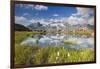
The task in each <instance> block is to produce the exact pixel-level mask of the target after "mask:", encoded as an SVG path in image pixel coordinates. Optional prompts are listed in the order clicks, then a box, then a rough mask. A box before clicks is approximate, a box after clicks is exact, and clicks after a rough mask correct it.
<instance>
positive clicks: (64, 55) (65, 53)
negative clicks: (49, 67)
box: [14, 31, 94, 65]
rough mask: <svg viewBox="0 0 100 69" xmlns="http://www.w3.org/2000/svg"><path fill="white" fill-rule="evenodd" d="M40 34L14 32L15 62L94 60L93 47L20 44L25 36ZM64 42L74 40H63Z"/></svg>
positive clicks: (25, 63) (46, 62)
mask: <svg viewBox="0 0 100 69" xmlns="http://www.w3.org/2000/svg"><path fill="white" fill-rule="evenodd" d="M36 34H40V33H38V32H17V31H16V32H15V59H14V61H15V64H24V65H29V64H33V65H38V64H57V63H67V62H68V63H69V62H88V61H94V50H93V49H79V50H77V49H65V48H64V47H63V46H46V47H40V46H38V45H36V46H27V45H20V43H21V42H22V41H23V40H24V39H25V38H27V37H29V36H33V35H36ZM64 42H65V43H66V44H68V45H70V44H75V42H68V41H64Z"/></svg>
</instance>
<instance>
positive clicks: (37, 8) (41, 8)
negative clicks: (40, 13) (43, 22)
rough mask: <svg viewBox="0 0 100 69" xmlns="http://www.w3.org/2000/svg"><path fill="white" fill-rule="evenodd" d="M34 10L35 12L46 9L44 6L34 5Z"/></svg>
mask: <svg viewBox="0 0 100 69" xmlns="http://www.w3.org/2000/svg"><path fill="white" fill-rule="evenodd" d="M34 9H36V10H47V9H48V7H47V6H44V5H35V6H34Z"/></svg>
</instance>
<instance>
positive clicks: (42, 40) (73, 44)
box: [21, 34, 94, 49]
mask: <svg viewBox="0 0 100 69" xmlns="http://www.w3.org/2000/svg"><path fill="white" fill-rule="evenodd" d="M21 45H29V46H35V45H39V46H41V47H46V46H63V47H64V48H69V49H81V48H82V49H83V48H91V49H94V38H93V37H85V36H76V35H64V34H63V35H62V34H56V35H50V34H47V35H34V36H32V37H27V38H26V39H24V40H23V41H22V42H21Z"/></svg>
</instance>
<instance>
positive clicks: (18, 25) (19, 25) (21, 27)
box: [14, 23, 32, 31]
mask: <svg viewBox="0 0 100 69" xmlns="http://www.w3.org/2000/svg"><path fill="white" fill-rule="evenodd" d="M14 29H15V31H32V30H30V29H29V28H27V27H25V26H24V25H21V24H16V23H15V27H14Z"/></svg>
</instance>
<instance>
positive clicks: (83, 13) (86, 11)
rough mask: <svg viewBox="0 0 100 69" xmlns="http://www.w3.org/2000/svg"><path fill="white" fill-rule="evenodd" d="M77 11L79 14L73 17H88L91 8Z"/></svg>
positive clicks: (80, 8) (79, 8)
mask: <svg viewBox="0 0 100 69" xmlns="http://www.w3.org/2000/svg"><path fill="white" fill-rule="evenodd" d="M76 9H77V13H75V14H72V15H73V16H78V15H81V16H84V15H85V16H86V15H88V14H89V13H90V8H82V7H77V8H76Z"/></svg>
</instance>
